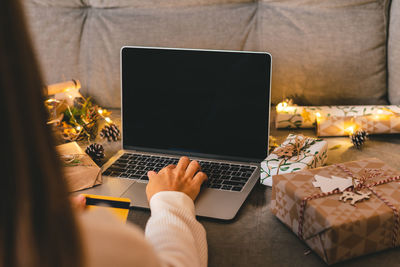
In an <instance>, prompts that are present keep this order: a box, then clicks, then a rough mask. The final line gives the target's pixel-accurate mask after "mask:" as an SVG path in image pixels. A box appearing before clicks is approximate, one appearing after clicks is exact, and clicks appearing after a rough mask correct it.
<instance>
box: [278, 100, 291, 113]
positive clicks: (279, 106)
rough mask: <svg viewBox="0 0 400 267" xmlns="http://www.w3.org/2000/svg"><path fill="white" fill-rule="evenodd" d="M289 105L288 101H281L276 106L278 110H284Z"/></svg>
mask: <svg viewBox="0 0 400 267" xmlns="http://www.w3.org/2000/svg"><path fill="white" fill-rule="evenodd" d="M287 106H288V103H287V102H281V103H279V104H278V105H277V106H276V110H277V111H278V112H279V111H284V110H285V109H286V107H287Z"/></svg>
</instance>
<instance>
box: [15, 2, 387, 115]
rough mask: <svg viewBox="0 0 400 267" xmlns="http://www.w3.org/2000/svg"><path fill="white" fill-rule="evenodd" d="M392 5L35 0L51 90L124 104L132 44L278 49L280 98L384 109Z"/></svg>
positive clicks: (33, 11)
mask: <svg viewBox="0 0 400 267" xmlns="http://www.w3.org/2000/svg"><path fill="white" fill-rule="evenodd" d="M388 1H389V0H323V1H321V0H307V1H306V0H291V1H284V0H263V1H254V0H187V1H181V0H25V1H23V2H26V3H27V7H28V11H29V12H28V14H29V19H30V22H31V24H30V25H31V26H32V27H31V28H32V32H33V37H34V40H35V43H36V49H37V51H38V55H39V58H40V59H41V63H42V66H43V70H44V74H45V78H46V82H47V83H54V82H59V81H62V80H67V79H72V78H73V79H79V80H80V81H81V83H82V87H83V88H82V92H83V93H84V94H86V95H91V96H93V97H94V99H95V100H97V102H98V103H99V104H100V105H103V106H105V107H119V106H120V70H119V66H120V64H119V51H120V48H121V47H122V46H124V45H135V46H165V47H183V48H185V47H187V48H208V49H232V50H262V51H268V52H270V53H271V54H272V58H273V77H272V98H273V99H272V100H273V103H277V102H279V101H280V100H281V99H282V98H284V97H293V98H295V102H297V103H299V104H313V105H329V104H383V103H386V101H387V89H386V88H387V86H386V23H387V21H386V20H387V16H386V14H387V8H388Z"/></svg>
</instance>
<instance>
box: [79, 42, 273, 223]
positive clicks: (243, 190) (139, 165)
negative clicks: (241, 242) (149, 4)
mask: <svg viewBox="0 0 400 267" xmlns="http://www.w3.org/2000/svg"><path fill="white" fill-rule="evenodd" d="M120 53H121V102H122V103H121V104H122V105H121V106H122V108H121V116H122V149H121V150H120V151H119V152H118V153H117V154H116V155H114V156H113V157H112V158H111V159H110V160H109V161H108V162H107V163H106V164H105V165H104V166H103V167H102V172H103V184H102V185H100V186H96V187H94V188H91V189H88V190H84V192H85V193H88V194H100V195H106V196H114V197H124V198H129V199H131V206H133V207H137V208H149V204H148V202H147V197H146V192H145V190H146V185H147V182H148V177H147V172H148V171H149V170H155V171H159V170H161V169H162V168H163V167H165V166H167V165H169V164H176V163H177V162H178V160H179V158H180V157H181V156H183V155H185V156H188V157H189V158H190V159H191V160H197V161H198V162H199V163H200V166H201V169H202V171H203V172H205V173H206V174H207V175H208V181H207V182H206V183H204V184H203V186H202V189H201V191H200V194H199V196H198V197H197V199H196V200H195V210H196V215H198V216H203V217H210V218H216V219H222V220H231V219H233V218H234V217H235V215H236V214H237V212H238V210H239V209H240V207H241V206H242V204H243V202H244V201H245V199H246V198H247V196H248V195H249V193H250V191H251V190H252V188H253V187H254V185H255V184H256V183H257V181H258V179H259V177H260V163H261V161H262V160H263V159H264V158H265V157H266V156H267V151H268V136H269V111H270V84H271V56H270V54H268V53H266V52H245V51H220V50H218V51H217V50H196V49H178V48H157V47H123V48H122V49H121V52H120Z"/></svg>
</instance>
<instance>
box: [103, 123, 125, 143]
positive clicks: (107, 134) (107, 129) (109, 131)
mask: <svg viewBox="0 0 400 267" xmlns="http://www.w3.org/2000/svg"><path fill="white" fill-rule="evenodd" d="M100 136H101V137H102V138H107V140H108V142H111V141H117V140H118V138H119V137H120V136H121V132H120V131H119V129H118V127H117V125H115V124H110V125H106V126H104V128H103V129H102V130H101V131H100Z"/></svg>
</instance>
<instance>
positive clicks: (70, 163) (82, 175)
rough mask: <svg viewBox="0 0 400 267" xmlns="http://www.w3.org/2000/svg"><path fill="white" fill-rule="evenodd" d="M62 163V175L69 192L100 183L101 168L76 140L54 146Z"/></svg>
mask: <svg viewBox="0 0 400 267" xmlns="http://www.w3.org/2000/svg"><path fill="white" fill-rule="evenodd" d="M56 149H57V151H58V154H59V156H60V158H61V161H62V162H63V165H64V168H63V170H64V177H65V179H66V180H67V185H68V188H69V191H70V192H74V191H78V190H82V189H86V188H90V187H93V186H95V185H98V184H101V183H102V176H101V169H100V168H99V167H98V166H97V165H96V163H95V162H94V161H93V160H92V159H91V158H90V157H89V156H88V155H87V154H86V153H85V152H84V151H83V150H82V149H81V148H80V147H79V145H78V144H77V143H76V142H71V143H66V144H62V145H59V146H57V147H56Z"/></svg>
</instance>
